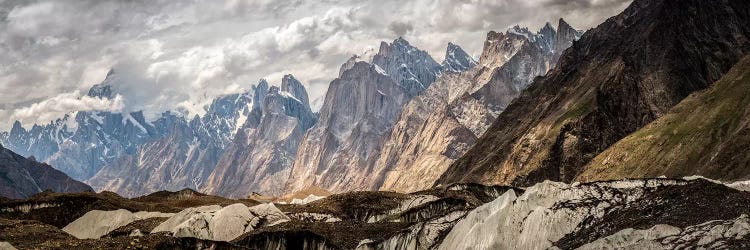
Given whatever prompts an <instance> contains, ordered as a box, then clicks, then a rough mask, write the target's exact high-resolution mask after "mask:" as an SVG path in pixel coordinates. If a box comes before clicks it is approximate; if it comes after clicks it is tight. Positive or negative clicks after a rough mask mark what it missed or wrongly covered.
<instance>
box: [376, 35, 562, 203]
mask: <svg viewBox="0 0 750 250" xmlns="http://www.w3.org/2000/svg"><path fill="white" fill-rule="evenodd" d="M561 28H564V27H561ZM554 43H555V29H554V28H552V27H551V26H550V25H549V24H547V25H545V27H544V28H542V30H541V31H539V32H538V33H531V32H529V31H528V29H525V28H520V27H514V28H512V29H510V30H508V31H506V32H505V33H496V32H490V33H489V34H488V35H487V41H485V43H484V44H485V47H484V49H483V51H482V55H481V58H482V61H480V62H479V64H478V65H479V66H477V67H474V68H472V69H470V70H468V71H466V72H457V73H446V74H443V75H442V76H440V77H439V78H438V80H437V81H436V82H435V83H434V84H432V86H430V88H428V89H427V90H426V91H425V92H424V93H423V94H422V95H420V96H418V97H416V98H414V99H413V100H411V101H410V102H409V103H408V104H407V105H406V107H405V108H404V111H403V112H402V113H401V116H400V118H399V121H398V122H396V125H395V126H394V129H393V130H392V132H391V135H390V137H389V138H388V141H387V142H386V143H385V147H384V148H383V150H382V152H381V155H380V156H379V158H378V161H377V162H375V165H373V168H374V169H375V172H376V173H377V174H376V175H374V177H373V178H380V179H378V180H377V181H375V184H376V186H374V187H373V188H379V189H381V190H393V191H398V192H413V191H417V190H422V189H426V188H428V187H430V186H431V185H432V184H433V183H434V182H435V180H437V179H438V178H439V177H440V174H441V173H443V172H444V171H445V170H446V169H447V168H448V166H450V164H451V163H452V162H453V161H455V160H456V159H458V158H459V157H460V156H461V155H463V154H464V153H465V152H466V151H467V150H468V149H469V148H470V147H471V146H472V145H473V144H474V142H475V141H476V139H477V138H478V137H480V136H482V134H484V132H485V131H486V130H487V128H488V127H489V125H490V124H492V122H493V121H494V120H495V118H497V116H498V114H499V113H500V112H502V111H503V109H504V108H505V107H506V106H507V105H508V103H510V102H511V101H512V100H513V99H514V98H515V97H516V96H518V94H519V93H521V91H522V90H523V89H524V88H526V86H527V85H528V84H530V83H531V81H532V80H533V79H534V77H537V76H541V75H544V74H545V73H546V72H547V71H548V70H549V69H550V68H549V67H550V66H551V65H554V62H552V61H551V60H553V59H552V57H553V54H554V51H553V50H552V47H551V44H554ZM568 43H571V42H568ZM448 50H449V52H448V53H450V51H451V50H452V49H451V48H450V46H449V48H448ZM377 185H379V186H377Z"/></svg>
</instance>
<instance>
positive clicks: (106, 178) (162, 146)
mask: <svg viewBox="0 0 750 250" xmlns="http://www.w3.org/2000/svg"><path fill="white" fill-rule="evenodd" d="M274 88H275V89H276V94H277V95H278V87H274ZM251 89H252V91H253V92H252V93H251V92H250V91H248V92H245V93H238V94H231V95H225V96H221V97H218V98H216V99H214V100H213V101H212V103H211V104H210V105H209V106H208V107H207V111H206V114H204V115H203V116H195V117H193V119H191V120H189V121H188V120H186V119H185V118H183V117H182V116H180V115H176V114H174V113H170V112H166V113H164V114H162V116H161V118H159V119H157V120H156V121H155V122H154V123H153V124H154V126H155V127H157V128H160V129H161V130H163V131H166V132H165V134H164V135H163V136H160V137H159V138H156V139H154V140H152V141H150V142H148V143H144V144H142V145H140V146H139V147H138V150H137V151H136V152H135V153H134V154H131V155H126V156H123V157H120V158H119V159H117V160H115V161H113V162H112V163H110V164H108V165H107V166H106V167H104V168H103V169H102V170H101V171H99V172H98V173H97V174H96V175H95V176H93V177H92V178H90V179H89V180H87V183H89V184H90V185H92V186H93V187H94V188H95V189H97V190H108V191H113V192H117V193H119V194H121V195H125V196H137V195H143V194H147V193H151V192H156V191H159V190H170V191H176V190H181V189H184V188H191V189H195V190H198V189H200V188H203V187H204V186H205V185H206V182H207V180H208V178H209V176H210V175H211V173H212V172H213V170H214V168H215V167H216V166H217V164H218V163H219V161H220V159H221V157H222V155H223V154H224V152H225V150H226V149H227V148H230V147H232V146H233V145H234V141H235V137H236V135H238V134H240V131H241V130H242V128H243V127H244V126H246V124H255V123H256V122H259V119H261V118H262V114H263V111H261V110H259V109H258V108H255V105H254V101H255V100H259V101H261V102H262V101H263V100H265V97H266V96H268V95H270V93H269V90H268V83H266V82H265V81H264V80H261V82H260V83H259V84H258V86H253V87H252V88H251ZM256 97H257V98H256ZM300 98H302V97H300ZM297 109H302V110H304V108H299V107H298V108H297ZM306 118H307V119H309V117H306ZM308 122H310V121H308ZM313 122H314V121H313Z"/></svg>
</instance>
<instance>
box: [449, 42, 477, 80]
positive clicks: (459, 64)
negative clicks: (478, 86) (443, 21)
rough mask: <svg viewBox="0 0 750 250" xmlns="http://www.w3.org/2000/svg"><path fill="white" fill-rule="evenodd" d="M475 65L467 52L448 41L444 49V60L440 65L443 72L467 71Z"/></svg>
mask: <svg viewBox="0 0 750 250" xmlns="http://www.w3.org/2000/svg"><path fill="white" fill-rule="evenodd" d="M476 65H477V61H476V60H474V58H472V57H471V56H470V55H469V54H467V53H466V51H464V50H463V49H462V48H461V47H459V46H458V45H455V44H453V43H448V49H446V51H445V60H443V63H442V64H441V66H442V67H443V71H444V72H454V73H460V72H464V71H467V70H469V69H471V68H473V67H474V66H476Z"/></svg>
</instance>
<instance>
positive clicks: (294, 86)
mask: <svg viewBox="0 0 750 250" xmlns="http://www.w3.org/2000/svg"><path fill="white" fill-rule="evenodd" d="M265 87H268V86H262V85H260V86H259V87H257V88H256V90H255V96H260V97H259V98H256V99H257V101H258V102H259V104H260V108H259V109H253V110H254V111H253V112H252V114H251V119H248V120H247V122H245V124H243V125H242V127H241V128H240V129H239V130H238V132H237V134H236V136H235V137H234V141H232V143H231V144H230V145H229V147H228V148H227V149H226V151H224V153H223V154H222V155H221V158H220V159H219V161H218V163H217V165H216V168H215V169H214V170H213V172H212V173H211V175H210V176H209V177H208V180H207V182H206V184H205V185H204V186H203V187H202V189H203V191H205V192H206V193H211V194H218V195H222V196H227V197H247V196H248V195H250V194H251V193H252V192H257V193H262V194H266V195H281V194H282V192H283V190H284V187H285V185H286V182H287V179H288V178H289V175H290V173H291V168H292V164H293V163H294V160H295V158H296V155H297V148H298V146H299V144H300V142H301V141H302V139H303V138H304V133H305V131H307V130H308V129H309V128H310V127H311V126H313V125H314V124H315V122H316V121H317V116H316V115H315V114H314V113H313V112H312V110H311V108H310V104H309V101H308V96H307V92H306V90H305V87H304V86H303V85H302V84H301V83H300V82H299V81H297V80H296V79H295V78H294V76H292V75H287V76H284V78H283V79H282V84H281V88H279V87H276V86H273V87H270V88H268V89H264V88H265Z"/></svg>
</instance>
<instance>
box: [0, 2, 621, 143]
mask: <svg viewBox="0 0 750 250" xmlns="http://www.w3.org/2000/svg"><path fill="white" fill-rule="evenodd" d="M629 1H630V0H414V1H399V0H383V1H367V0H321V1H303V0H225V1H216V0H193V1H172V0H149V1H145V0H135V1H118V0H39V1H20V0H18V1H14V0H11V1H2V2H0V54H1V55H3V57H0V107H3V108H4V109H5V110H6V112H4V113H3V112H0V119H2V120H4V121H8V122H6V123H0V130H3V129H7V128H8V127H9V126H10V124H11V123H12V120H13V119H15V118H14V117H15V116H14V115H15V114H16V113H19V111H18V110H24V109H29V108H30V106H29V105H30V103H41V102H43V101H44V100H45V99H54V98H56V97H57V96H59V93H74V92H75V91H80V92H84V91H87V89H88V88H89V87H90V86H92V85H93V84H96V83H98V82H100V81H101V80H102V79H103V78H104V75H105V74H106V72H107V71H108V70H109V68H110V67H114V68H115V69H116V71H117V72H118V75H120V76H121V78H122V81H120V82H119V83H118V86H117V87H116V89H117V90H118V91H119V93H121V94H122V95H123V96H124V97H125V98H124V101H123V102H124V105H125V109H128V110H130V111H133V110H138V109H144V110H145V111H146V114H151V115H152V117H153V115H154V114H159V113H161V111H163V110H167V109H178V108H179V109H185V110H190V111H191V112H200V110H201V107H202V104H204V103H206V102H208V101H209V100H210V99H212V98H213V97H215V96H216V95H221V94H226V93H232V92H238V91H241V90H242V89H248V88H249V87H250V85H251V84H254V83H256V82H257V81H258V79H259V78H262V77H268V80H269V81H270V82H271V83H272V84H273V83H277V84H278V82H279V81H280V78H279V76H281V75H284V74H289V73H291V74H294V75H295V76H296V77H297V78H298V79H300V80H301V81H302V82H303V83H304V84H305V85H306V86H307V87H308V91H309V92H310V96H311V100H315V99H319V98H320V97H322V96H323V95H324V94H325V91H326V89H327V86H328V83H329V82H330V81H331V80H333V78H335V77H336V76H337V75H338V70H339V66H340V65H341V64H342V63H343V62H345V61H346V60H347V59H348V57H349V56H351V55H352V54H355V53H361V52H363V51H365V50H366V49H368V48H377V47H378V46H379V43H380V41H383V40H393V39H395V38H396V37H397V36H404V37H405V38H406V39H407V40H409V41H410V42H411V43H412V44H414V45H416V46H418V47H420V48H422V49H425V50H427V51H428V52H430V54H431V55H432V56H433V57H435V59H437V60H441V59H442V57H443V54H444V53H445V52H444V50H445V46H446V44H447V43H448V42H454V43H456V44H459V45H461V46H462V47H464V49H466V50H467V51H468V52H469V53H470V54H474V55H477V54H478V53H479V52H480V50H481V47H482V44H483V42H484V38H485V34H486V33H487V32H488V31H489V30H505V29H507V28H508V27H510V26H512V25H514V24H521V25H524V26H530V27H531V28H532V29H538V28H540V27H541V26H542V25H543V24H544V22H545V21H553V22H554V21H556V20H557V18H559V17H564V18H565V19H566V20H568V21H569V22H570V23H571V24H573V25H574V26H576V27H579V28H590V27H593V26H595V25H597V24H598V23H600V22H601V21H603V20H604V19H605V18H607V17H609V16H612V15H614V14H616V13H617V12H619V11H620V10H622V9H623V8H624V7H625V5H626V4H627V3H628V2H629ZM11 116H14V117H11ZM47 118H49V117H43V118H42V117H40V118H39V119H40V121H42V122H46V121H44V119H47ZM52 118H56V117H52ZM24 119H27V120H29V119H30V118H28V117H27V118H24Z"/></svg>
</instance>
